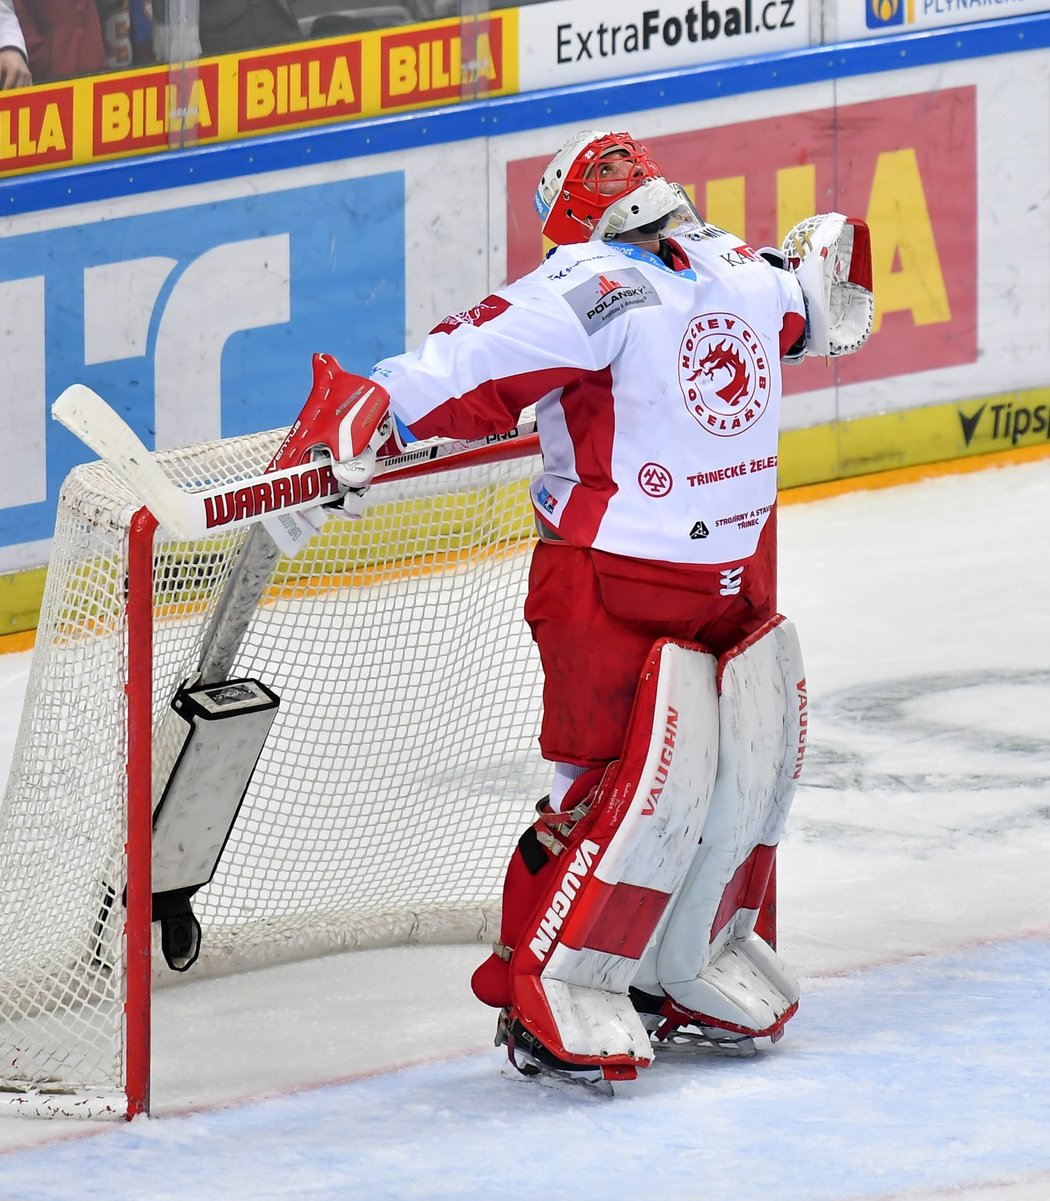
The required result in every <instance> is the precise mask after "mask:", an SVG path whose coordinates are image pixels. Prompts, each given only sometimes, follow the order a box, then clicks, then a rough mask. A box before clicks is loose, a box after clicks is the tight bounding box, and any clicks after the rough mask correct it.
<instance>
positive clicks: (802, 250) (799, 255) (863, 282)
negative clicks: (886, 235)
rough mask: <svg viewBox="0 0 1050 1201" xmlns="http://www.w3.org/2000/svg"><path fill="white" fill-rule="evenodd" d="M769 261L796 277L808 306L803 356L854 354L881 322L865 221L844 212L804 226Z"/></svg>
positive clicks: (824, 215)
mask: <svg viewBox="0 0 1050 1201" xmlns="http://www.w3.org/2000/svg"><path fill="white" fill-rule="evenodd" d="M762 254H763V257H765V258H767V259H768V260H769V261H770V262H774V263H775V264H776V265H777V266H780V267H783V268H784V269H785V270H788V271H791V272H793V273H794V275H795V277H796V278H797V279H798V282H799V284H800V285H801V286H802V295H803V297H804V298H805V301H806V339H805V345H804V349H803V353H804V354H806V355H819V356H821V357H822V358H829V357H830V358H836V357H838V356H839V355H844V354H853V353H854V352H855V351H857V350H860V348H861V347H862V346H863V345H864V343H865V342H867V340H868V338H869V337H870V335H871V330H872V326H873V324H874V321H875V297H874V295H873V294H872V279H871V234H870V232H869V230H868V226H867V225H866V223H865V222H863V221H861V220H859V219H858V218H856V217H844V216H843V215H842V213H822V214H820V215H818V216H816V217H807V218H806V220H805V221H800V222H799V223H798V225H796V226H795V227H794V228H793V229H792V230H791V231H790V232H789V233H788V235H787V237H786V238H785V239H784V244H783V247H782V248H781V249H780V250H763V251H762Z"/></svg>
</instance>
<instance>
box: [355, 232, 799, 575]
mask: <svg viewBox="0 0 1050 1201" xmlns="http://www.w3.org/2000/svg"><path fill="white" fill-rule="evenodd" d="M674 247H675V249H676V250H678V249H680V250H681V251H682V252H683V253H682V255H681V256H680V260H679V263H678V265H679V266H680V267H681V268H683V269H681V270H677V271H672V270H671V269H670V268H668V267H666V266H664V265H663V264H662V263H661V262H660V261H659V260H658V259H657V258H656V257H655V256H654V255H651V254H648V253H646V252H645V251H639V250H637V249H636V248H632V247H626V248H625V247H623V246H617V245H614V244H599V243H594V242H585V243H582V244H579V245H572V246H561V247H558V248H557V249H556V250H555V251H554V253H552V254H551V255H550V256H549V257H548V258H547V259H546V260H545V261H544V262H543V263H542V264H541V265H540V266H539V267H538V268H537V269H536V270H535V271H532V272H530V273H529V274H528V275H526V276H524V277H523V278H521V279H520V280H518V281H517V282H515V283H512V284H509V285H508V286H507V287H505V288H501V289H500V290H499V291H498V292H496V293H495V294H493V295H491V296H489V297H487V298H486V299H485V300H483V301H482V302H481V303H480V304H479V305H477V306H476V307H475V308H473V309H471V310H470V311H469V312H465V313H457V314H455V315H454V316H451V317H448V318H446V319H445V320H444V321H442V322H441V323H440V324H439V325H438V326H437V327H436V328H435V329H434V330H433V331H432V332H431V333H430V334H429V335H428V336H427V338H426V339H425V341H424V342H423V344H422V345H421V346H420V347H419V348H418V349H416V350H413V351H411V352H409V353H407V354H403V355H397V356H395V357H393V358H389V359H384V360H383V361H382V362H380V363H379V364H377V365H376V367H375V369H374V371H373V376H374V377H375V378H377V379H379V380H381V381H382V383H383V384H384V385H385V386H386V387H387V388H388V389H389V391H390V395H391V406H392V409H393V411H394V413H395V415H396V416H397V417H399V418H400V419H401V421H402V422H404V423H405V424H406V425H407V426H408V427H409V428H410V430H411V431H412V433H413V434H415V436H416V437H418V438H429V437H434V436H437V435H441V436H445V437H454V438H477V437H482V436H484V435H486V434H490V433H502V432H505V431H506V430H508V429H511V428H512V427H513V426H514V425H516V424H517V421H518V418H519V416H520V414H521V412H522V410H523V409H524V408H526V407H527V406H528V405H531V404H536V405H537V410H536V411H537V423H538V427H539V434H540V445H541V449H542V452H543V472H542V474H541V475H540V476H539V477H538V478H537V479H536V480H535V481H534V482H533V485H532V499H533V504H534V505H535V507H536V511H537V513H538V515H539V517H540V518H541V520H542V522H543V523H545V524H546V525H547V526H548V527H549V528H551V529H553V530H554V531H556V533H557V535H558V536H559V537H561V538H562V539H564V540H565V541H567V542H570V543H572V544H573V545H575V546H583V547H595V548H597V549H599V550H604V551H608V552H610V553H612V554H617V555H625V556H629V557H632V558H641V559H651V560H658V561H662V562H668V563H676V564H711V563H730V562H739V561H740V560H743V559H747V558H749V557H750V556H751V555H752V554H753V553H754V550H755V547H756V545H757V542H758V535H759V532H760V530H761V528H762V526H763V525H764V524H765V521H766V519H767V517H768V514H769V512H770V510H771V508H772V506H773V503H774V501H775V499H776V463H777V437H778V427H779V409H780V398H781V366H780V357H781V354H782V353H784V351H786V350H787V348H788V347H789V346H791V344H792V343H793V342H794V341H795V340H796V339H797V337H798V336H799V335H800V334H801V332H802V330H803V328H804V320H805V318H804V311H805V310H804V306H803V300H802V291H801V289H800V287H799V285H798V282H797V280H796V279H795V278H794V276H793V275H791V274H789V273H788V272H785V271H780V270H777V269H775V268H773V267H771V266H770V265H769V264H768V263H766V262H765V261H764V260H763V259H761V258H759V257H758V256H757V255H756V254H755V253H754V252H753V251H752V250H751V249H750V248H749V247H748V246H746V245H743V244H741V241H740V239H739V238H737V237H734V236H733V235H731V234H727V233H723V232H722V231H720V230H716V229H713V228H712V227H701V228H699V229H697V230H696V232H695V233H692V234H686V235H685V236H682V235H680V234H679V235H677V238H676V242H675V243H674ZM676 257H677V256H676ZM686 268H687V269H686Z"/></svg>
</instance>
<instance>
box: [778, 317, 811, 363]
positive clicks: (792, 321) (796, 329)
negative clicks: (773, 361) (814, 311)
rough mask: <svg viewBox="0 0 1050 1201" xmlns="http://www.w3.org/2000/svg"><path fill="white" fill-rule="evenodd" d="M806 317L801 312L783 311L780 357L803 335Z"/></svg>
mask: <svg viewBox="0 0 1050 1201" xmlns="http://www.w3.org/2000/svg"><path fill="white" fill-rule="evenodd" d="M805 332H806V319H805V317H803V316H802V314H801V313H785V314H784V324H783V325H782V326H781V327H780V357H781V358H783V357H784V355H786V354H787V353H788V351H789V350H790V349H791V348H792V347H793V346H794V345H795V343H796V342H797V341H798V340H799V339H800V338H801V337H803V336H804V335H805Z"/></svg>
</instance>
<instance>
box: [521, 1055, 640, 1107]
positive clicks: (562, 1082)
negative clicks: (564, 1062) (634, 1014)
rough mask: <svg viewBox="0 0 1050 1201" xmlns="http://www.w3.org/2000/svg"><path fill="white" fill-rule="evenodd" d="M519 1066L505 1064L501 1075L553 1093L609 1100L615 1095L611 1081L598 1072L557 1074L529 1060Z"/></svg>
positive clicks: (552, 1069)
mask: <svg viewBox="0 0 1050 1201" xmlns="http://www.w3.org/2000/svg"><path fill="white" fill-rule="evenodd" d="M522 1058H523V1062H522V1063H520V1064H515V1063H506V1064H504V1065H503V1068H502V1075H503V1076H505V1077H506V1078H507V1079H508V1080H517V1081H519V1082H520V1083H525V1084H530V1085H533V1086H534V1087H538V1088H549V1089H553V1090H554V1091H567V1092H573V1093H577V1094H582V1095H585V1096H589V1097H603V1098H609V1097H614V1096H615V1095H616V1093H615V1091H614V1090H613V1085H612V1081H611V1080H606V1079H605V1078H604V1077H603V1076H602V1074H601V1072H600V1071H598V1072H596V1073H594V1074H592V1073H589V1072H583V1073H581V1072H559V1071H558V1070H557V1069H556V1068H549V1067H546V1066H544V1065H543V1064H538V1063H534V1062H532V1061H531V1060H529V1061H525V1060H524V1057H522Z"/></svg>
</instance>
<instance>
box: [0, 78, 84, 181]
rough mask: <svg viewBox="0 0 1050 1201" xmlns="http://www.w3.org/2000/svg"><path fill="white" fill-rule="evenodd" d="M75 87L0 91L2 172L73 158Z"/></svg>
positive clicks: (55, 164) (50, 165)
mask: <svg viewBox="0 0 1050 1201" xmlns="http://www.w3.org/2000/svg"><path fill="white" fill-rule="evenodd" d="M73 138H74V128H73V87H72V85H71V84H66V85H65V86H63V87H54V88H50V89H48V91H46V92H33V91H31V90H26V91H23V92H15V93H14V94H13V95H5V94H4V93H3V92H0V172H2V171H28V170H32V169H33V168H35V167H56V166H65V165H68V164H69V163H71V162H72V161H73V144H74V143H73Z"/></svg>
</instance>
